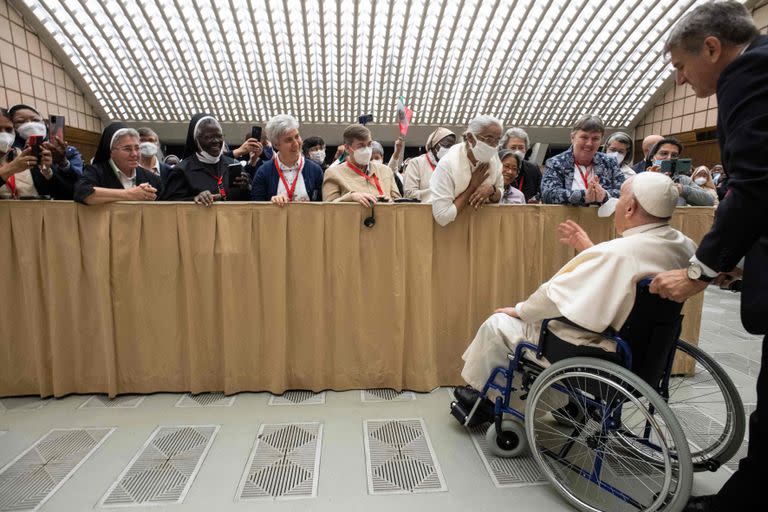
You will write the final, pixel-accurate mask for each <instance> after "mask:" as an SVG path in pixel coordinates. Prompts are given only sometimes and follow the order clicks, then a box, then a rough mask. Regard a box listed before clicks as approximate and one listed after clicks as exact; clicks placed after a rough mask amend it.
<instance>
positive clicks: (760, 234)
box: [696, 36, 768, 334]
mask: <svg viewBox="0 0 768 512" xmlns="http://www.w3.org/2000/svg"><path fill="white" fill-rule="evenodd" d="M717 104H718V115H717V136H718V142H719V143H720V152H721V155H722V162H723V167H724V168H725V169H726V171H727V172H728V178H729V179H728V193H727V194H726V196H725V197H724V198H723V200H722V201H720V206H719V207H718V209H717V212H716V214H715V222H714V225H713V226H712V230H711V231H710V232H709V233H707V235H706V236H705V237H704V239H703V240H702V241H701V245H700V246H699V249H698V251H697V252H696V257H697V258H698V259H699V260H700V261H702V262H703V263H705V264H706V265H707V266H709V267H711V268H712V269H714V270H717V271H729V270H731V269H733V268H734V267H735V266H736V264H737V263H738V262H739V260H740V259H741V258H742V257H743V256H745V255H746V261H745V265H744V285H743V289H742V299H741V318H742V322H743V323H744V327H745V328H746V329H747V330H748V331H749V332H752V333H755V334H765V333H766V332H768V201H766V197H768V164H767V163H766V156H765V148H766V147H768V36H760V37H758V38H757V39H756V40H755V41H754V42H753V43H752V44H751V45H750V46H749V48H748V49H747V51H746V52H744V54H743V55H741V56H740V57H738V58H736V60H734V61H733V62H731V63H730V64H729V65H728V66H726V68H725V69H724V70H723V72H722V73H721V75H720V78H719V80H718V82H717Z"/></svg>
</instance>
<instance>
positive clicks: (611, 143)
mask: <svg viewBox="0 0 768 512" xmlns="http://www.w3.org/2000/svg"><path fill="white" fill-rule="evenodd" d="M633 151H634V144H632V137H630V136H629V135H628V134H626V133H624V132H615V133H612V134H611V136H610V137H608V139H607V140H606V141H605V154H606V155H608V156H610V157H612V158H614V159H616V163H618V164H619V167H620V168H621V172H622V173H624V177H625V178H627V179H629V178H630V177H632V176H634V175H635V174H637V173H636V172H635V170H634V169H632V152H633Z"/></svg>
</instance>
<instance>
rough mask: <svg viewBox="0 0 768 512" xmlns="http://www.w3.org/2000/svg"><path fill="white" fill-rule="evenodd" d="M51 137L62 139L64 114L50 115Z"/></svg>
mask: <svg viewBox="0 0 768 512" xmlns="http://www.w3.org/2000/svg"><path fill="white" fill-rule="evenodd" d="M50 132H51V137H50V138H51V139H53V138H57V137H58V138H59V139H61V140H64V116H51V127H50Z"/></svg>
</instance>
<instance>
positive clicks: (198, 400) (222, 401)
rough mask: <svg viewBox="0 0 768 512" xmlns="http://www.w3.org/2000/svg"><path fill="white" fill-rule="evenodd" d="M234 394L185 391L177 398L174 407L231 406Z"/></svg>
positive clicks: (233, 401)
mask: <svg viewBox="0 0 768 512" xmlns="http://www.w3.org/2000/svg"><path fill="white" fill-rule="evenodd" d="M235 398H236V397H235V396H234V395H233V396H225V395H224V393H199V394H197V395H193V394H191V393H187V394H185V395H183V396H182V397H181V398H179V401H178V402H176V407H232V405H233V404H234V403H235Z"/></svg>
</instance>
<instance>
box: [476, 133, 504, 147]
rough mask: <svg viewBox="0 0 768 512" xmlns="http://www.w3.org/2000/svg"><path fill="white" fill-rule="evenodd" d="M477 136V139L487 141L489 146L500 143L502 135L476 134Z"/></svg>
mask: <svg viewBox="0 0 768 512" xmlns="http://www.w3.org/2000/svg"><path fill="white" fill-rule="evenodd" d="M475 137H477V140H479V141H482V142H485V143H486V144H488V145H489V146H493V147H496V146H498V145H499V141H500V140H501V137H489V136H487V135H479V134H478V135H475Z"/></svg>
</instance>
